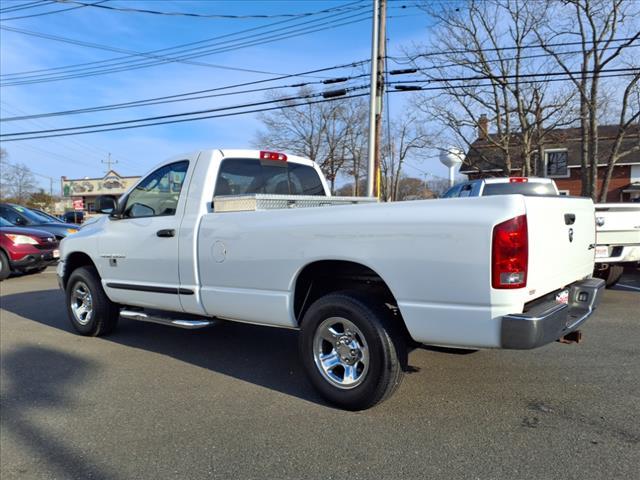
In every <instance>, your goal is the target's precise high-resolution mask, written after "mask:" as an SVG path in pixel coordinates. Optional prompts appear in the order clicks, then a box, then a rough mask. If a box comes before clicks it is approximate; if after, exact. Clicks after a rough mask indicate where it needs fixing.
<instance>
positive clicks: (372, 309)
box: [299, 292, 407, 410]
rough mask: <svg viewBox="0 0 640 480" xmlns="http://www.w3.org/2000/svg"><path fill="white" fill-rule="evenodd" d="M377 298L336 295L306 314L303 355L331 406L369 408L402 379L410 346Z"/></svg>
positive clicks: (317, 301)
mask: <svg viewBox="0 0 640 480" xmlns="http://www.w3.org/2000/svg"><path fill="white" fill-rule="evenodd" d="M394 320H395V319H393V318H392V317H391V315H390V314H389V312H388V311H387V310H386V309H384V308H383V306H377V302H376V300H375V299H374V298H371V297H367V296H365V295H362V294H361V293H358V292H338V293H331V294H328V295H326V296H324V297H321V298H320V299H318V300H316V302H314V303H313V304H312V305H311V307H309V310H307V312H306V313H305V315H304V319H303V320H302V329H301V332H300V337H299V349H300V356H301V357H302V363H303V365H304V367H305V370H306V372H307V375H308V377H309V379H310V380H311V383H312V384H313V386H314V387H315V388H316V389H317V390H318V392H319V393H320V394H321V395H322V396H323V397H324V398H325V399H327V400H328V401H329V402H331V403H333V404H335V405H337V406H340V407H342V408H345V409H347V410H364V409H366V408H370V407H372V406H374V405H376V404H378V403H380V402H383V401H384V400H386V399H387V398H389V397H390V396H391V394H392V393H393V392H394V391H395V390H396V389H397V388H398V386H399V385H400V383H401V381H402V376H403V366H404V365H405V364H406V355H407V350H406V345H405V339H404V336H403V335H402V332H401V330H400V328H399V326H398V325H397V323H396V322H397V320H395V321H394Z"/></svg>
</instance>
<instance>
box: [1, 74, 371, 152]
mask: <svg viewBox="0 0 640 480" xmlns="http://www.w3.org/2000/svg"><path fill="white" fill-rule="evenodd" d="M365 88H368V86H367V85H363V86H359V87H349V88H346V89H344V91H345V92H350V91H355V90H362V89H365ZM323 95H324V94H323V93H310V94H307V95H300V96H296V97H285V98H278V99H271V100H263V101H260V102H252V103H245V104H243V105H230V106H226V107H218V108H210V109H205V110H195V111H191V112H181V113H170V114H167V115H156V116H153V117H143V118H136V119H132V120H119V121H116V122H107V123H95V124H90V125H81V126H77V127H63V128H53V129H48V130H40V131H32V132H14V133H3V134H0V137H2V138H3V141H4V138H6V137H15V136H22V135H31V134H41V133H57V132H65V131H69V130H83V129H90V128H102V127H111V126H113V125H124V124H131V123H140V122H151V121H155V120H164V119H167V118H177V117H185V116H190V115H203V114H207V113H213V112H221V111H225V110H234V109H238V108H248V107H257V106H262V105H268V104H271V103H284V102H290V101H297V100H305V99H308V98H317V97H322V96H323Z"/></svg>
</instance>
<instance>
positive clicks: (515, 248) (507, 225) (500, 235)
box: [491, 215, 529, 288]
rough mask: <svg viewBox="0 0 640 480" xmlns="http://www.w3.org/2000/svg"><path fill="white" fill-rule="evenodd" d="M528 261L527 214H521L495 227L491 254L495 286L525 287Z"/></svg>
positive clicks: (492, 282) (492, 277)
mask: <svg viewBox="0 0 640 480" xmlns="http://www.w3.org/2000/svg"><path fill="white" fill-rule="evenodd" d="M528 263H529V240H528V233H527V216H526V215H520V216H519V217H515V218H512V219H510V220H507V221H506V222H502V223H499V224H498V225H496V226H495V227H493V243H492V254H491V285H492V286H493V288H522V287H525V286H526V285H527V266H528Z"/></svg>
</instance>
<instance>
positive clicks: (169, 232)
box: [156, 228, 176, 238]
mask: <svg viewBox="0 0 640 480" xmlns="http://www.w3.org/2000/svg"><path fill="white" fill-rule="evenodd" d="M156 235H157V236H158V237H163V238H168V237H175V236H176V231H175V230H174V229H173V228H165V229H163V230H158V231H157V232H156Z"/></svg>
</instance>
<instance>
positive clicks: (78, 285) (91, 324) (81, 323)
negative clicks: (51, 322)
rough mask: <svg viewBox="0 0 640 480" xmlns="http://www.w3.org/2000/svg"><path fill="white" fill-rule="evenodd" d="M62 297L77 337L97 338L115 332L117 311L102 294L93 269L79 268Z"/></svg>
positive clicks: (118, 310)
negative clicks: (64, 295)
mask: <svg viewBox="0 0 640 480" xmlns="http://www.w3.org/2000/svg"><path fill="white" fill-rule="evenodd" d="M65 294H66V303H67V314H68V315H69V320H70V321H71V325H73V328H75V329H76V331H77V332H78V333H80V334H81V335H86V336H92V337H99V336H102V335H107V334H108V333H110V332H112V331H113V330H114V329H115V328H116V326H117V324H118V319H119V317H120V309H119V308H118V306H117V305H116V304H115V303H113V302H112V301H111V300H109V298H108V297H107V295H106V293H104V289H103V288H102V284H101V283H100V277H99V275H98V272H97V271H96V270H95V268H92V267H80V268H78V269H76V270H74V271H73V272H72V273H71V276H70V277H69V281H68V282H67V287H66V290H65Z"/></svg>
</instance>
